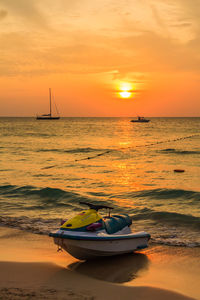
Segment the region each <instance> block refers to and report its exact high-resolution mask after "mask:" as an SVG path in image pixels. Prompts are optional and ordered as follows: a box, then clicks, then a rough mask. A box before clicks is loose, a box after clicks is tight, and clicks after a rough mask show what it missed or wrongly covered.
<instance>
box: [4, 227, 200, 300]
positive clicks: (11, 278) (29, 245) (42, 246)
mask: <svg viewBox="0 0 200 300" xmlns="http://www.w3.org/2000/svg"><path fill="white" fill-rule="evenodd" d="M56 250H57V248H56V246H55V245H54V244H53V241H52V240H51V239H50V238H49V237H47V236H42V235H35V234H31V233H27V232H25V231H19V230H16V229H10V228H5V227H1V228H0V260H1V262H0V299H72V300H73V299H77V300H78V299H88V300H89V299H127V300H129V299H133V300H134V299H137V300H138V299H141V300H146V299H148V300H149V299H150V300H151V299H152V300H153V299H154V300H156V299H157V300H160V299H162V300H165V299H166V300H167V299H171V300H173V299H174V300H175V299H176V300H179V299H180V300H184V299H185V300H186V299H192V298H193V299H200V291H199V286H198V285H199V282H200V280H199V279H200V275H199V267H200V260H199V258H200V253H199V252H200V249H197V248H196V249H195V248H194V249H185V248H179V247H160V246H154V245H152V246H150V248H149V249H147V250H146V251H144V252H141V253H136V254H131V255H123V256H119V257H112V258H105V259H99V260H95V261H88V262H81V261H78V260H76V259H75V258H73V257H71V256H70V255H69V254H67V253H66V252H59V253H58V252H57V251H56Z"/></svg>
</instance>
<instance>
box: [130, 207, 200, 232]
mask: <svg viewBox="0 0 200 300" xmlns="http://www.w3.org/2000/svg"><path fill="white" fill-rule="evenodd" d="M132 218H133V220H152V221H154V222H155V223H160V224H161V223H162V224H168V225H170V226H178V227H187V228H190V229H195V230H200V217H196V216H192V215H186V214H181V213H177V212H168V211H153V210H151V209H147V208H146V209H143V210H142V211H140V212H138V213H137V214H136V215H133V216H132Z"/></svg>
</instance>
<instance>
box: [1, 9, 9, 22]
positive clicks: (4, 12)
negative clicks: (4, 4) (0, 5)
mask: <svg viewBox="0 0 200 300" xmlns="http://www.w3.org/2000/svg"><path fill="white" fill-rule="evenodd" d="M7 14H8V12H7V11H6V10H4V9H1V10H0V20H3V19H4V18H5V17H6V16H7Z"/></svg>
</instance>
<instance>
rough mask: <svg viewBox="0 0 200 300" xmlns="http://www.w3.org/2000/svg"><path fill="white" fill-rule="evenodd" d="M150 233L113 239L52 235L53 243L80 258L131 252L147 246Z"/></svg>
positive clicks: (86, 258) (85, 258)
mask: <svg viewBox="0 0 200 300" xmlns="http://www.w3.org/2000/svg"><path fill="white" fill-rule="evenodd" d="M149 238H150V235H149V234H147V233H145V232H144V233H139V234H135V235H134V234H131V235H130V237H129V236H128V235H127V236H125V237H117V236H115V237H114V238H113V239H112V237H109V239H106V238H105V239H98V238H97V239H91V240H90V239H85V238H84V239H81V238H78V239H75V238H73V239H72V238H71V237H70V238H62V237H54V243H55V244H56V245H58V246H60V247H61V248H62V249H64V250H65V251H67V252H68V253H69V254H71V255H72V256H74V257H75V258H78V259H80V260H88V259H94V258H97V257H103V256H113V255H120V254H125V253H132V252H133V251H136V250H141V249H143V248H146V247H147V246H148V240H149Z"/></svg>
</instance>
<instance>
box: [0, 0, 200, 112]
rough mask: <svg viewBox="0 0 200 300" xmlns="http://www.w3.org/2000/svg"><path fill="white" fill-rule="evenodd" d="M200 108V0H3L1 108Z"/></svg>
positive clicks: (0, 0) (0, 23) (0, 8)
mask: <svg viewBox="0 0 200 300" xmlns="http://www.w3.org/2000/svg"><path fill="white" fill-rule="evenodd" d="M50 87H51V89H52V95H53V98H54V99H55V101H56V105H57V107H58V109H59V112H60V114H61V116H66V117H79V116H82V117H118V116H119V117H133V116H137V115H142V116H149V117H150V116H152V117H156V116H161V117H164V116H169V117H170V116H171V117H176V116H177V117H181V116H182V117H184V116H194V117H195V116H200V0H192V1H191V0H173V1H172V0H165V1H163V0H140V1H138V0H73V1H72V0H56V1H55V0H42V1H41V0H0V116H34V115H36V114H37V113H46V112H48V109H49V107H48V97H49V94H48V92H49V91H48V89H49V88H50Z"/></svg>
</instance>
